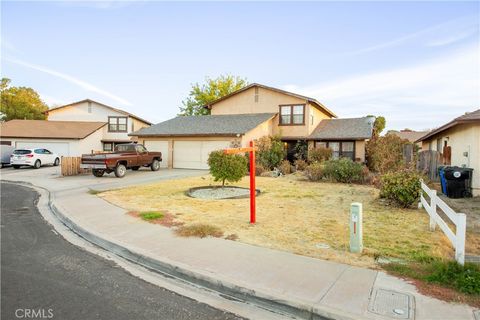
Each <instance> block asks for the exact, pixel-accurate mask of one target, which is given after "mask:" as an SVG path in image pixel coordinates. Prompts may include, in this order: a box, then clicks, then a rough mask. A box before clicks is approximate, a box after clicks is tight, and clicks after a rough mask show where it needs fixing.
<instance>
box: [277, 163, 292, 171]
mask: <svg viewBox="0 0 480 320" xmlns="http://www.w3.org/2000/svg"><path fill="white" fill-rule="evenodd" d="M278 170H279V171H280V172H281V173H282V174H290V173H292V165H291V164H290V161H288V160H283V161H282V162H281V163H280V165H279V166H278Z"/></svg>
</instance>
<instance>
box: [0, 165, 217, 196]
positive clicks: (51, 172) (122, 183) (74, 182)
mask: <svg viewBox="0 0 480 320" xmlns="http://www.w3.org/2000/svg"><path fill="white" fill-rule="evenodd" d="M207 173H208V171H207V170H188V169H160V170H159V171H156V172H153V171H151V170H150V169H149V168H141V169H140V170H138V171H132V170H128V171H127V174H126V176H125V177H124V178H116V177H115V175H114V174H113V173H111V174H105V175H104V176H103V177H101V178H97V177H94V176H93V175H92V174H86V175H78V176H70V177H63V176H62V175H61V174H60V167H42V168H40V169H32V168H27V167H25V168H20V169H13V168H11V167H6V168H2V169H0V179H1V180H7V181H22V182H29V183H32V184H34V185H37V186H42V187H46V188H47V189H49V190H51V191H66V190H72V189H81V188H89V189H94V190H99V191H103V190H109V189H117V188H123V187H127V186H133V185H141V184H149V183H155V182H157V181H162V180H169V179H180V178H186V177H193V176H201V175H205V174H207Z"/></svg>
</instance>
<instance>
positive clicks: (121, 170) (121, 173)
mask: <svg viewBox="0 0 480 320" xmlns="http://www.w3.org/2000/svg"><path fill="white" fill-rule="evenodd" d="M126 173H127V167H125V165H123V164H118V165H117V167H116V168H115V177H117V178H123V177H125V174H126Z"/></svg>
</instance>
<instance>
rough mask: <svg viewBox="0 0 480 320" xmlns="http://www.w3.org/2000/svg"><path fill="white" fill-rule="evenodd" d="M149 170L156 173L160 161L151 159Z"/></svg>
mask: <svg viewBox="0 0 480 320" xmlns="http://www.w3.org/2000/svg"><path fill="white" fill-rule="evenodd" d="M150 169H152V171H158V170H159V169H160V161H158V160H157V159H153V161H152V164H151V165H150Z"/></svg>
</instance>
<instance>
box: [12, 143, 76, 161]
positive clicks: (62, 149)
mask: <svg viewBox="0 0 480 320" xmlns="http://www.w3.org/2000/svg"><path fill="white" fill-rule="evenodd" d="M15 148H17V149H20V148H45V149H47V150H50V151H51V152H53V153H56V154H58V155H59V156H65V157H68V156H70V145H69V144H68V142H38V141H35V142H33V141H32V142H28V141H17V143H16V144H15Z"/></svg>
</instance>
